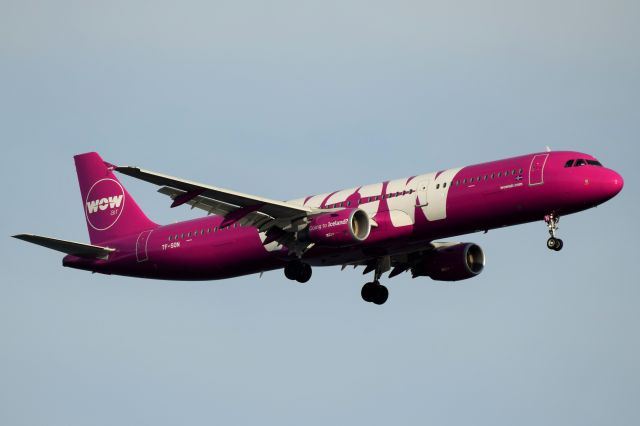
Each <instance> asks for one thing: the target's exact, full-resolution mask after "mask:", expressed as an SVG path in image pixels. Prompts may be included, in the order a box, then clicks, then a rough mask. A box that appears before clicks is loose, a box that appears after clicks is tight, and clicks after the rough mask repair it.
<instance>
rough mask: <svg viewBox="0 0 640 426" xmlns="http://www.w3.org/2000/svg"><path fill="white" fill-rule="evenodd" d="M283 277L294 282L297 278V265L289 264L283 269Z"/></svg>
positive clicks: (294, 263)
mask: <svg viewBox="0 0 640 426" xmlns="http://www.w3.org/2000/svg"><path fill="white" fill-rule="evenodd" d="M284 276H285V277H287V279H290V280H292V281H293V280H296V278H297V276H298V265H297V264H296V262H289V263H287V264H286V265H285V267H284Z"/></svg>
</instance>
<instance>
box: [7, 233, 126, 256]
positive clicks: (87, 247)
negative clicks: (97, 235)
mask: <svg viewBox="0 0 640 426" xmlns="http://www.w3.org/2000/svg"><path fill="white" fill-rule="evenodd" d="M13 238H17V239H19V240H22V241H26V242H28V243H33V244H37V245H39V246H42V247H46V248H49V249H52V250H56V251H60V252H62V253H67V254H72V255H74V256H79V257H86V258H92V259H106V258H107V257H108V256H109V254H110V253H113V252H114V251H115V249H112V248H108V247H100V246H93V245H91V244H82V243H76V242H74V241H66V240H59V239H57V238H50V237H43V236H41V235H33V234H18V235H14V236H13Z"/></svg>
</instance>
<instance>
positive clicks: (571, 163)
mask: <svg viewBox="0 0 640 426" xmlns="http://www.w3.org/2000/svg"><path fill="white" fill-rule="evenodd" d="M580 166H597V167H602V164H600V162H599V161H596V160H584V159H582V158H580V159H578V160H569V161H567V162H566V163H565V165H564V167H565V168H566V167H580Z"/></svg>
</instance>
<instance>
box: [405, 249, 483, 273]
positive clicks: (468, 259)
mask: <svg viewBox="0 0 640 426" xmlns="http://www.w3.org/2000/svg"><path fill="white" fill-rule="evenodd" d="M484 261H485V259H484V252H483V251H482V249H481V248H480V246H479V245H477V244H473V243H460V244H455V245H452V246H446V247H439V248H436V249H435V250H434V251H432V252H430V253H429V254H427V255H426V256H425V257H424V258H422V260H421V261H420V262H419V263H418V264H417V265H416V266H414V267H413V268H411V273H412V274H413V276H414V278H415V277H430V278H431V279H432V280H436V281H460V280H466V279H467V278H473V277H475V276H476V275H478V274H479V273H480V272H482V270H483V269H484Z"/></svg>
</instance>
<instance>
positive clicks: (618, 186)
mask: <svg viewBox="0 0 640 426" xmlns="http://www.w3.org/2000/svg"><path fill="white" fill-rule="evenodd" d="M603 172H604V173H603V175H602V176H601V177H600V179H599V180H600V188H601V191H602V198H603V199H604V201H606V200H609V199H611V198H613V197H615V196H616V195H618V193H619V192H620V191H622V187H623V186H624V179H622V176H620V174H619V173H618V172H616V171H614V170H608V169H606V170H603Z"/></svg>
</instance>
